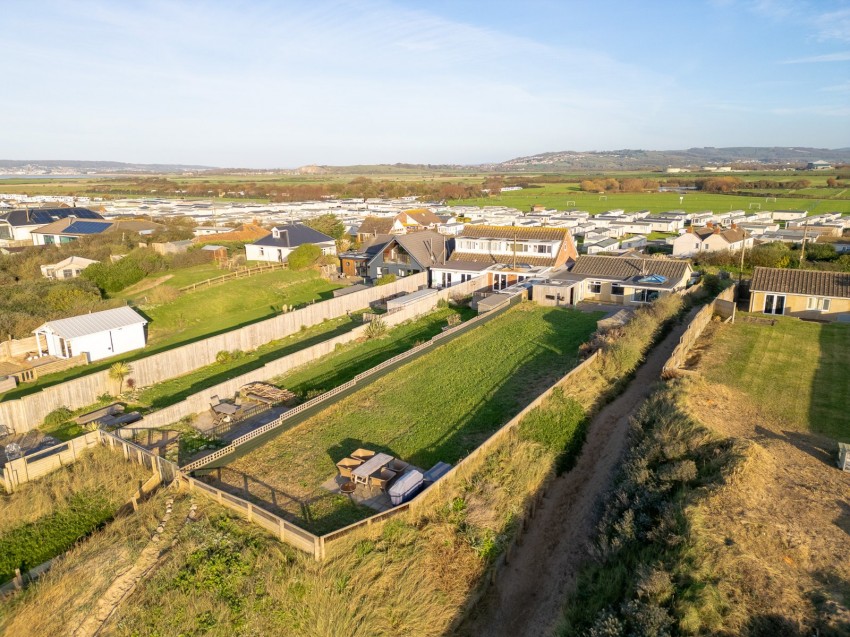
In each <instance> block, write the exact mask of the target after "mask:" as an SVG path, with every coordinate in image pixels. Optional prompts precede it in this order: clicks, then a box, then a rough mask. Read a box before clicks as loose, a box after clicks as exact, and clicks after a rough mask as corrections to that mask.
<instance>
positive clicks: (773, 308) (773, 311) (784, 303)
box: [762, 292, 788, 316]
mask: <svg viewBox="0 0 850 637" xmlns="http://www.w3.org/2000/svg"><path fill="white" fill-rule="evenodd" d="M771 296H772V297H773V304H772V305H771V311H770V312H768V311H767V299H768V297H771ZM780 298H781V299H782V312H777V311H776V306H777V300H778V299H780ZM786 309H788V299H787V298H786V296H785V295H784V294H775V293H772V292H771V293H765V295H764V304H763V307H762V314H770V315H771V316H783V315H784V314H785V310H786Z"/></svg>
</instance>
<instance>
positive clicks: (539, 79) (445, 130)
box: [0, 0, 850, 168]
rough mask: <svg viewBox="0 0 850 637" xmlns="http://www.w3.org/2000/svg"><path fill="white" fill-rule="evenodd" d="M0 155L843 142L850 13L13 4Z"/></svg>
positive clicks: (745, 3) (252, 163) (242, 158)
mask: <svg viewBox="0 0 850 637" xmlns="http://www.w3.org/2000/svg"><path fill="white" fill-rule="evenodd" d="M0 33H2V39H0V42H2V53H0V77H2V78H3V84H4V89H5V90H4V92H3V93H4V95H3V97H2V99H0V157H2V158H7V159H90V160H116V161H130V162H163V163H197V164H207V165H216V166H229V167H230V166H244V167H258V168H259V167H295V166H300V165H304V164H310V163H317V164H337V165H339V164H355V163H395V162H416V163H419V162H422V163H478V162H490V161H502V160H506V159H510V158H512V157H516V156H521V155H530V154H535V153H539V152H545V151H555V150H607V149H617V148H646V149H677V148H687V147H691V146H774V145H775V146H820V147H830V148H839V147H848V146H850V0H845V1H838V0H812V1H806V0H793V1H790V0H789V1H785V0H706V1H699V0H688V1H685V2H682V1H675V2H674V1H665V0H656V1H650V2H633V1H625V0H624V1H622V2H614V1H606V0H593V1H587V2H566V1H560V2H559V1H554V0H551V1H539V2H535V1H528V2H523V3H519V2H516V1H512V2H507V1H503V0H493V1H490V2H459V1H457V0H455V1H450V0H432V1H430V2H389V1H382V0H365V1H360V0H358V1H356V2H354V1H352V2H344V1H339V2H322V1H320V0H314V1H311V2H301V3H287V2H282V1H267V2H262V1H251V0H242V1H241V2H235V1H234V2H224V1H221V2H215V1H212V0H205V1H204V2H192V1H180V0H160V1H146V0H137V1H133V2H121V1H120V0H88V1H86V0H77V1H55V2H44V1H40V0H25V1H19V0H3V2H2V7H0Z"/></svg>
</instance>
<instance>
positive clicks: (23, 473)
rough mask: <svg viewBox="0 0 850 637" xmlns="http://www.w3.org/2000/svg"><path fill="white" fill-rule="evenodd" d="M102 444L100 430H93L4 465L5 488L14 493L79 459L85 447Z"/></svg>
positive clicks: (7, 491)
mask: <svg viewBox="0 0 850 637" xmlns="http://www.w3.org/2000/svg"><path fill="white" fill-rule="evenodd" d="M98 444H100V432H98V431H92V432H90V433H87V434H85V435H83V436H79V437H77V438H73V439H72V440H69V441H67V442H63V443H60V444H58V445H55V446H53V447H48V448H47V449H43V450H41V451H38V452H36V453H34V454H31V455H28V456H24V457H23V458H17V459H16V460H11V461H9V462H7V463H6V464H5V465H3V488H4V489H5V490H6V493H12V492H13V491H14V490H15V489H16V488H17V487H18V486H20V485H22V484H24V483H26V482H30V481H31V480H36V479H38V478H40V477H42V476H44V475H47V474H48V473H50V472H52V471H54V470H56V469H58V468H59V467H64V466H65V465H69V464H71V463H72V462H75V461H76V460H77V457H78V456H79V454H80V453H82V452H83V451H84V450H85V449H88V448H89V447H93V446H95V445H98Z"/></svg>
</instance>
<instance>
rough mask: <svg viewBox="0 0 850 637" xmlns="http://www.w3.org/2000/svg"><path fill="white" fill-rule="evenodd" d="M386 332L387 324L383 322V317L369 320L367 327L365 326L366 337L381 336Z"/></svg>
mask: <svg viewBox="0 0 850 637" xmlns="http://www.w3.org/2000/svg"><path fill="white" fill-rule="evenodd" d="M386 333H387V324H386V323H384V321H383V319H380V318H377V317H376V318H373V319H372V320H371V321H369V327H367V328H366V338H368V339H373V338H381V337H382V336H383V335H384V334H386Z"/></svg>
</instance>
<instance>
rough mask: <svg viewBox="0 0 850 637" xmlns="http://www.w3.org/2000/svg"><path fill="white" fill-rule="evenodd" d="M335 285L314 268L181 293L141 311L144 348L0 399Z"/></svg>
mask: <svg viewBox="0 0 850 637" xmlns="http://www.w3.org/2000/svg"><path fill="white" fill-rule="evenodd" d="M205 278H206V277H205ZM339 287H341V286H339V285H337V284H334V283H329V282H328V281H325V280H324V279H322V278H321V277H320V276H319V275H318V274H317V273H315V272H290V271H288V270H276V271H274V272H267V273H263V274H257V275H255V276H252V277H248V278H244V279H234V280H232V281H228V282H226V283H221V284H218V285H215V286H213V287H210V288H205V289H201V290H197V291H194V292H186V293H184V294H181V295H180V296H178V297H177V298H176V299H175V300H174V301H172V302H170V303H164V304H162V305H160V306H157V307H151V308H147V309H144V308H143V309H141V313H142V314H144V315H145V316H146V317H147V319H148V320H149V321H150V324H149V327H148V346H147V347H145V348H144V349H140V350H136V351H133V352H129V353H127V354H122V355H120V356H114V357H112V358H107V359H104V360H101V361H97V362H96V363H94V364H92V365H86V366H80V367H73V368H71V369H67V370H64V371H62V372H57V373H55V374H49V375H47V376H44V377H43V378H39V379H38V380H37V381H36V382H34V383H24V384H21V385H19V386H18V387H16V388H15V389H13V390H11V391H8V392H6V393H5V394H2V395H0V400H9V399H13V398H20V397H21V396H25V395H27V394H31V393H34V392H36V391H39V390H40V389H42V388H44V387H50V386H51V385H56V384H58V383H61V382H64V381H66V380H70V379H72V378H78V377H80V376H85V375H87V374H91V373H94V372H97V371H100V370H103V369H107V368H109V366H110V365H112V364H113V363H115V362H116V361H128V362H132V361H134V360H138V359H140V358H144V357H146V356H151V355H152V354H156V353H158V352H162V351H164V350H167V349H171V348H173V347H176V346H178V345H184V344H186V343H191V342H194V341H197V340H200V339H203V338H207V337H210V336H214V335H216V334H220V333H222V332H227V331H229V330H232V329H235V328H237V327H242V326H244V325H249V324H250V323H256V322H257V321H262V320H263V319H267V318H271V317H272V316H275V315H277V314H279V313H280V310H281V307H282V306H283V305H294V306H299V305H305V304H307V303H309V302H311V301H318V300H325V299H328V298H331V296H332V295H331V292H332V291H333V290H335V289H337V288H339Z"/></svg>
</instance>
